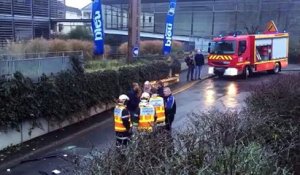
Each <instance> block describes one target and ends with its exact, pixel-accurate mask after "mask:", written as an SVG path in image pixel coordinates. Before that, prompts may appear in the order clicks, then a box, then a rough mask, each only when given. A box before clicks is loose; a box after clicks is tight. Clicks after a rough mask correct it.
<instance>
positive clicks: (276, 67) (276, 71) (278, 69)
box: [273, 63, 280, 74]
mask: <svg viewBox="0 0 300 175" xmlns="http://www.w3.org/2000/svg"><path fill="white" fill-rule="evenodd" d="M273 71H274V73H275V74H277V73H279V71H280V65H279V64H278V63H276V64H275V67H274V70H273Z"/></svg>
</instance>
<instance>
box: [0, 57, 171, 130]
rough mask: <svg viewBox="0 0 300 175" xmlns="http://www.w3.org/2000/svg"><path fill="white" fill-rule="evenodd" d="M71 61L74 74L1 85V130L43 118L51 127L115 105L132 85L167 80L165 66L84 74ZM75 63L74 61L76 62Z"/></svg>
mask: <svg viewBox="0 0 300 175" xmlns="http://www.w3.org/2000/svg"><path fill="white" fill-rule="evenodd" d="M72 60H73V66H74V70H75V71H73V72H71V71H67V72H61V73H59V74H57V75H55V76H54V75H53V76H49V77H47V76H42V77H41V79H40V82H38V83H35V84H34V83H33V82H32V81H31V80H30V79H27V78H24V77H23V76H22V75H21V74H20V73H16V74H15V76H14V78H13V79H12V80H11V81H1V82H0V116H1V118H0V127H2V126H3V127H6V128H9V127H12V128H17V129H18V126H19V122H20V121H24V120H30V121H32V122H33V123H32V124H33V125H32V127H33V128H34V127H37V126H39V125H38V123H37V119H38V118H40V117H44V118H46V119H47V120H49V121H51V122H52V123H54V124H60V122H61V121H64V120H69V119H72V118H71V116H72V115H74V114H77V113H80V112H83V113H84V112H87V110H88V109H89V108H91V107H93V106H96V105H103V104H106V103H111V102H114V100H115V98H117V97H118V95H120V93H127V92H128V90H129V86H130V84H131V83H132V82H144V81H145V80H149V81H151V80H157V79H160V78H165V77H167V76H168V74H167V72H168V69H169V66H168V65H167V63H165V62H162V61H160V62H155V63H152V64H149V65H143V64H137V65H129V66H123V67H121V68H120V69H119V70H107V71H98V72H93V73H84V72H83V69H82V67H80V63H79V62H75V61H74V59H72ZM75 60H76V59H75Z"/></svg>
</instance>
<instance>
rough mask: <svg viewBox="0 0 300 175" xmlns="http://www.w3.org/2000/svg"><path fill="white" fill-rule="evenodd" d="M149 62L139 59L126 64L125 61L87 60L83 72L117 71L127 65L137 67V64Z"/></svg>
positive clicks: (148, 61)
mask: <svg viewBox="0 0 300 175" xmlns="http://www.w3.org/2000/svg"><path fill="white" fill-rule="evenodd" d="M150 62H151V60H147V59H140V60H137V61H134V62H133V63H127V62H126V60H125V59H116V60H89V61H87V62H86V63H85V72H87V73H91V72H97V71H103V70H118V69H119V68H120V67H123V66H128V65H138V64H147V63H150Z"/></svg>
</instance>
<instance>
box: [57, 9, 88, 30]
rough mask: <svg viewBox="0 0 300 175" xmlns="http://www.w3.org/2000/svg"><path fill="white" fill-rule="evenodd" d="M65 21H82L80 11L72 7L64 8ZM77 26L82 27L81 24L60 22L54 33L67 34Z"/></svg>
mask: <svg viewBox="0 0 300 175" xmlns="http://www.w3.org/2000/svg"><path fill="white" fill-rule="evenodd" d="M65 19H82V13H81V10H80V9H78V8H74V7H69V6H66V16H65ZM77 26H84V23H82V22H60V23H58V25H57V27H58V28H57V29H56V31H57V32H58V33H59V34H68V33H70V31H71V30H74V29H75V28H76V27H77Z"/></svg>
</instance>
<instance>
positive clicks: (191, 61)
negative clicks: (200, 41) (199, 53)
mask: <svg viewBox="0 0 300 175" xmlns="http://www.w3.org/2000/svg"><path fill="white" fill-rule="evenodd" d="M185 63H186V65H187V67H188V73H187V77H186V79H187V81H189V79H190V75H191V80H192V81H193V80H194V77H193V76H194V68H195V63H194V58H193V53H192V52H191V53H190V54H189V56H187V57H186V58H185Z"/></svg>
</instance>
